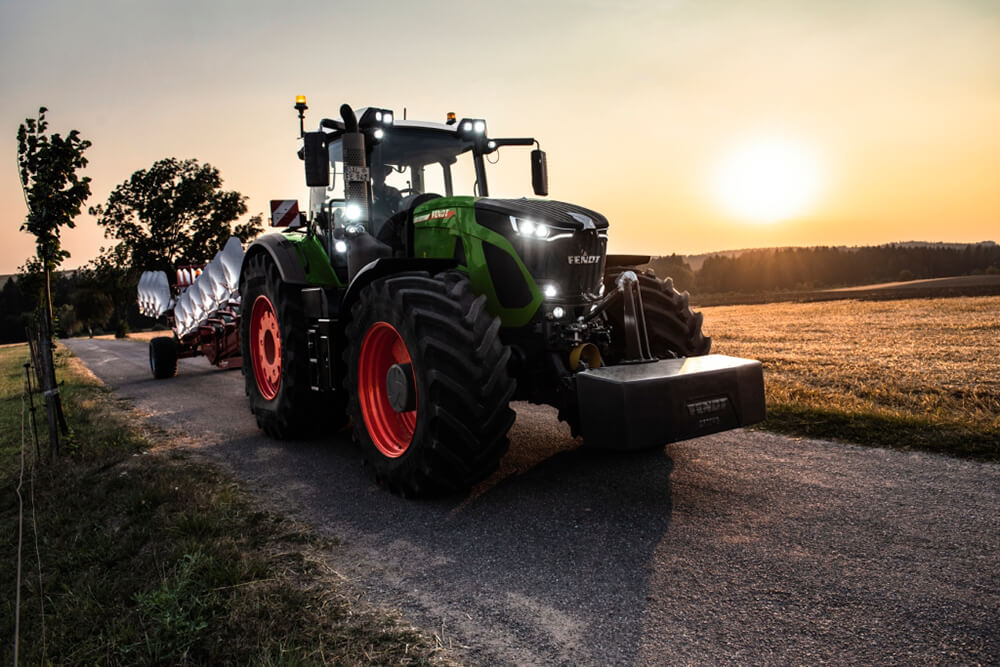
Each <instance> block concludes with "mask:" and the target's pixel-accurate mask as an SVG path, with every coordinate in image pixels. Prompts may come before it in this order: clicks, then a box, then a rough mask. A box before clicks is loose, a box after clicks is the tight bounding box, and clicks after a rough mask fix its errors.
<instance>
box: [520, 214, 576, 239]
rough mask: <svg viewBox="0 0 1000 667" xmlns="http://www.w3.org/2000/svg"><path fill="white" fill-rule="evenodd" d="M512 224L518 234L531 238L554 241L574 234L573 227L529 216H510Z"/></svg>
mask: <svg viewBox="0 0 1000 667" xmlns="http://www.w3.org/2000/svg"><path fill="white" fill-rule="evenodd" d="M510 225H511V227H513V228H514V231H515V232H516V233H517V235H518V236H521V237H523V238H529V239H539V240H542V241H553V240H555V239H557V238H566V237H567V236H571V235H572V234H573V230H572V229H563V228H562V227H553V226H552V225H550V224H548V223H545V222H536V221H535V220H531V219H529V218H518V217H515V216H513V215H512V216H510Z"/></svg>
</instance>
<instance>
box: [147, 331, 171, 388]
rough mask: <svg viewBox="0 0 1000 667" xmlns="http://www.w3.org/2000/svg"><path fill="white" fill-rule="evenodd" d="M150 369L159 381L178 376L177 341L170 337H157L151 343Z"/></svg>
mask: <svg viewBox="0 0 1000 667" xmlns="http://www.w3.org/2000/svg"><path fill="white" fill-rule="evenodd" d="M149 369H150V370H151V371H153V377H154V378H156V379H157V380H165V379H167V378H172V377H175V376H176V375H177V340H176V339H174V338H172V337H170V336H157V337H156V338H154V339H152V340H151V341H149Z"/></svg>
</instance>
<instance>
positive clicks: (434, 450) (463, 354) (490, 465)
mask: <svg viewBox="0 0 1000 667" xmlns="http://www.w3.org/2000/svg"><path fill="white" fill-rule="evenodd" d="M499 329H500V320H499V319H497V318H495V317H493V316H491V315H490V314H489V313H488V312H487V310H486V298H485V297H483V296H479V297H477V296H476V295H475V294H474V293H473V291H472V287H471V286H470V284H469V281H468V278H467V277H465V276H464V275H463V274H460V273H457V272H445V273H442V274H438V275H437V276H434V277H431V276H430V275H429V274H427V273H403V274H398V275H394V276H390V277H387V278H383V279H380V280H376V281H375V282H373V283H372V284H371V285H369V286H368V287H366V288H365V289H364V290H363V291H362V293H361V294H360V295H359V298H358V301H357V303H356V304H355V305H354V307H353V309H352V313H351V322H350V324H349V326H348V328H347V339H348V341H349V344H348V349H347V351H346V353H345V357H344V358H345V361H346V363H347V367H348V369H349V370H348V379H347V387H348V391H349V393H350V395H351V399H350V408H349V411H350V414H351V417H352V420H353V423H354V436H355V439H356V440H357V441H358V443H359V444H360V446H361V450H362V453H363V455H364V457H365V460H366V462H367V463H368V465H369V466H370V468H371V469H372V471H373V472H374V475H375V478H376V480H377V481H379V482H381V483H384V484H386V485H387V486H388V487H389V488H390V489H391V490H393V491H395V492H396V493H399V494H401V495H404V496H430V495H440V494H444V493H451V492H461V491H465V490H467V489H468V488H469V487H470V486H472V485H473V484H475V483H476V482H478V481H480V480H482V479H483V478H484V477H486V476H487V475H489V474H490V473H491V472H492V471H493V470H494V469H495V468H496V466H497V463H498V462H499V460H500V458H501V457H502V456H503V455H504V453H505V452H506V451H507V447H508V444H509V441H508V439H507V432H508V431H509V430H510V427H511V425H512V424H513V422H514V412H513V410H511V409H510V405H509V404H510V399H511V396H512V395H513V393H514V381H513V380H512V379H510V378H509V377H508V375H507V361H508V359H509V358H510V350H509V349H508V348H506V347H505V346H504V345H503V344H502V343H501V342H500V338H499ZM394 367H395V368H394ZM401 368H405V369H406V370H405V375H404V374H403V371H402V370H400V369H401ZM390 369H391V373H395V374H396V376H395V379H396V384H395V385H390V383H389V382H388V378H387V375H391V373H390ZM404 377H405V378H406V379H405V382H404V385H405V387H404V388H403V389H402V390H401V389H400V386H399V383H400V382H403V380H401V378H404ZM393 392H395V395H393ZM401 394H405V395H406V397H407V398H406V399H404V398H401V397H400V396H401ZM403 404H406V407H401V406H402V405H403ZM393 405H395V406H396V407H393ZM411 407H412V409H408V408H411ZM397 408H399V410H398V411H397Z"/></svg>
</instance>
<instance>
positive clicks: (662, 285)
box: [604, 267, 712, 363]
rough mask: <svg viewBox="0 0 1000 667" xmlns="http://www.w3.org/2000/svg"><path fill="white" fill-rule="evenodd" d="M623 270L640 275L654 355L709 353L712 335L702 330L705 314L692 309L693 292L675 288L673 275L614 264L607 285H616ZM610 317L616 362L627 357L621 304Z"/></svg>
mask: <svg viewBox="0 0 1000 667" xmlns="http://www.w3.org/2000/svg"><path fill="white" fill-rule="evenodd" d="M624 271H634V272H635V274H636V276H637V277H638V278H639V293H640V295H641V296H642V307H643V312H644V314H645V316H646V333H647V335H648V336H649V346H650V348H651V350H652V353H653V355H655V356H656V357H658V358H660V359H670V358H672V357H695V356H700V355H703V354H708V352H709V350H711V349H712V339H711V338H708V337H706V336H705V335H704V334H703V333H702V331H701V324H702V319H703V318H702V314H701V313H696V312H694V311H693V310H691V306H690V295H689V294H688V293H687V292H678V291H677V290H676V289H674V281H673V280H671V279H670V278H665V279H663V280H660V279H659V278H657V277H656V274H655V273H653V271H652V270H651V269H647V270H646V271H642V272H640V271H639V270H638V269H634V268H627V267H626V268H622V267H615V268H614V269H612V270H611V271H608V272H607V274H606V275H605V277H604V286H605V289H607V290H611V289H615V288H616V287H617V281H618V277H619V276H620V275H621V274H622V273H623V272H624ZM608 318H609V319H610V321H611V350H610V352H611V357H612V358H611V359H609V361H611V362H613V363H616V362H618V361H621V360H622V359H624V358H625V331H624V328H625V323H624V321H623V319H624V318H623V313H622V309H621V308H612V309H610V310H609V311H608Z"/></svg>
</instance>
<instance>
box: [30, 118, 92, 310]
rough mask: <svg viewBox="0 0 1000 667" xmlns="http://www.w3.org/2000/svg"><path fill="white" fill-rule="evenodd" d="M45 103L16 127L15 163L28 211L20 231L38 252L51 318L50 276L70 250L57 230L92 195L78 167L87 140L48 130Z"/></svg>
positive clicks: (66, 224)
mask: <svg viewBox="0 0 1000 667" xmlns="http://www.w3.org/2000/svg"><path fill="white" fill-rule="evenodd" d="M47 111H48V109H46V108H45V107H40V108H39V109H38V117H37V118H26V119H25V121H24V123H22V124H21V125H20V126H19V127H18V129H17V168H18V173H19V176H20V178H21V186H22V187H23V188H24V199H25V204H26V205H27V207H28V215H27V217H26V219H25V221H24V222H23V223H22V224H21V231H26V232H29V233H31V234H33V235H34V237H35V246H36V254H37V258H38V260H39V262H40V263H41V266H40V270H41V273H42V274H44V276H45V303H46V311H47V315H48V317H49V321H51V318H52V294H51V292H52V289H51V275H52V271H54V270H55V269H56V268H57V267H58V266H59V265H60V264H61V263H62V261H63V260H64V259H66V258H67V257H69V252H67V251H66V250H64V249H63V247H62V240H61V238H60V232H61V230H62V228H63V227H69V228H70V229H72V228H73V227H75V226H76V225H75V224H74V222H73V219H74V218H75V217H76V216H78V215H80V211H81V209H82V207H83V203H84V202H85V201H86V200H87V198H88V197H89V196H90V178H89V177H86V176H84V177H82V178H81V177H80V176H79V175H78V174H77V171H78V170H80V169H83V168H84V167H86V166H87V158H85V157H84V156H83V153H84V151H86V150H87V149H88V148H90V145H91V144H90V142H89V141H87V140H86V139H82V138H81V137H80V133H79V132H78V131H77V130H71V131H70V133H69V134H68V135H66V136H65V137H63V136H62V135H60V134H58V133H57V134H51V135H50V134H48V127H49V124H48V121H46V120H45V113H46V112H47Z"/></svg>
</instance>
